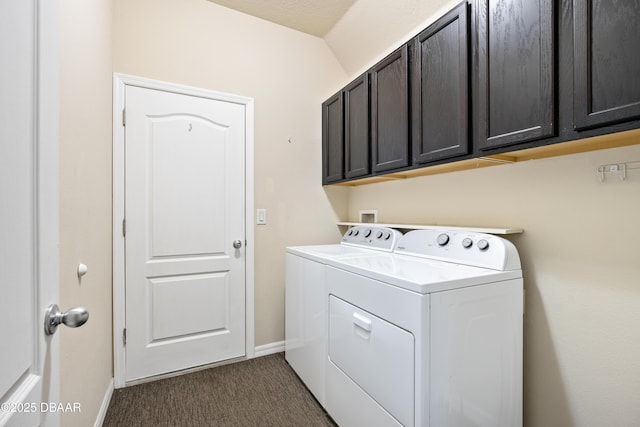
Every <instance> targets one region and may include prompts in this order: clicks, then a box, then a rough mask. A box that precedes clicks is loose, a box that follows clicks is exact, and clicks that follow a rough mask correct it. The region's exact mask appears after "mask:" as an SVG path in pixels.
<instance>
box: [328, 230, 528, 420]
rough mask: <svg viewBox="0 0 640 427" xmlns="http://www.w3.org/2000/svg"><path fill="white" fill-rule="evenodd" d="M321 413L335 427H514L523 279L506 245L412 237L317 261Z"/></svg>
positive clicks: (436, 235) (494, 240) (495, 240)
mask: <svg viewBox="0 0 640 427" xmlns="http://www.w3.org/2000/svg"><path fill="white" fill-rule="evenodd" d="M326 264H327V265H326V268H325V271H326V273H325V274H326V276H325V278H324V280H325V282H326V289H327V291H326V296H325V297H326V300H327V311H328V315H329V320H328V347H327V356H328V357H327V358H326V372H325V375H326V409H327V412H328V413H329V414H330V415H331V417H333V419H334V420H335V421H336V422H337V423H338V424H339V425H340V426H343V427H352V426H356V427H358V426H362V427H369V426H422V427H428V426H430V427H519V426H521V425H522V325H523V281H522V271H521V268H520V260H519V257H518V252H517V250H516V248H515V247H514V246H513V244H511V242H509V241H507V240H505V239H503V238H501V237H498V236H493V235H487V234H480V233H473V232H461V231H442V230H416V231H411V232H409V233H407V234H405V235H404V236H402V237H401V238H400V240H399V242H398V244H397V247H396V249H395V251H394V252H393V253H375V254H371V253H368V254H362V255H360V256H350V257H345V258H336V259H327V260H326Z"/></svg>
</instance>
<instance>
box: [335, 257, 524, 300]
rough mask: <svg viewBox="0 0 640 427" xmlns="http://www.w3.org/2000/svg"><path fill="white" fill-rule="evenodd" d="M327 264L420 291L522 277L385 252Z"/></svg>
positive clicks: (426, 292)
mask: <svg viewBox="0 0 640 427" xmlns="http://www.w3.org/2000/svg"><path fill="white" fill-rule="evenodd" d="M327 264H328V265H330V266H332V267H336V268H339V269H342V270H346V271H349V272H351V273H355V274H360V275H362V276H366V277H369V278H372V279H375V280H378V281H381V282H384V283H388V284H391V285H394V286H398V287H400V288H403V289H407V290H410V291H413V292H418V293H421V294H428V293H432V292H439V291H443V290H449V289H455V288H462V287H467V286H476V285H482V284H487V283H493V282H498V281H502V280H509V279H517V278H521V277H522V271H521V270H509V271H499V270H493V269H489V268H482V267H474V266H469V265H464V264H455V263H451V262H446V261H439V260H433V259H426V258H418V257H413V256H408V255H398V254H395V255H394V254H386V253H376V254H369V255H360V256H352V257H347V258H342V259H334V260H329V261H328V262H327Z"/></svg>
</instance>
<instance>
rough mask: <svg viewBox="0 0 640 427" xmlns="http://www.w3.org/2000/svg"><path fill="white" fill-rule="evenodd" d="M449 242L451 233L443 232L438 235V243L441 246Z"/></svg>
mask: <svg viewBox="0 0 640 427" xmlns="http://www.w3.org/2000/svg"><path fill="white" fill-rule="evenodd" d="M447 243H449V235H447V234H445V233H442V234H441V235H439V236H438V244H439V245H440V246H444V245H446V244H447Z"/></svg>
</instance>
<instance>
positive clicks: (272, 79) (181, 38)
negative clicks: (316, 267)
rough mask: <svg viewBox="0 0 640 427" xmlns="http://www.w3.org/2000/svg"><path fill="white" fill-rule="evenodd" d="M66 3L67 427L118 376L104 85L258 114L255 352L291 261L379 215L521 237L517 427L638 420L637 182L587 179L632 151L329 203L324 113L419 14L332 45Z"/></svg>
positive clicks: (275, 312)
mask: <svg viewBox="0 0 640 427" xmlns="http://www.w3.org/2000/svg"><path fill="white" fill-rule="evenodd" d="M61 3H62V10H61V148H60V189H61V190H60V191H61V194H60V240H61V244H60V252H61V255H60V281H61V305H62V307H63V308H67V307H71V306H73V305H85V306H87V307H88V308H89V310H90V311H91V318H90V320H89V323H87V325H85V326H84V327H83V328H80V329H77V330H70V329H65V328H63V329H62V331H61V333H60V339H61V352H62V354H61V356H62V357H61V364H62V366H61V370H62V381H61V388H62V390H61V396H62V401H65V402H66V401H70V402H76V401H79V402H81V403H82V409H83V411H82V413H81V414H75V415H64V416H63V425H65V426H76V425H77V426H86V425H91V424H92V423H93V421H94V420H95V417H96V416H97V412H98V409H99V405H100V403H101V401H102V398H103V396H104V393H105V389H106V387H107V385H108V382H109V380H110V378H111V376H112V371H111V369H112V356H111V320H112V319H111V128H110V126H111V110H110V109H111V73H112V72H113V71H116V72H122V73H127V74H133V75H139V76H143V77H149V78H154V79H159V80H165V81H169V82H175V83H180V84H186V85H191V86H198V87H203V88H207V89H211V90H217V91H223V92H230V93H235V94H239V95H244V96H250V97H253V98H254V99H255V157H256V165H255V205H256V207H257V208H266V209H267V210H268V220H269V223H268V225H266V226H258V227H256V229H255V230H256V242H255V245H256V246H255V248H256V283H255V288H256V289H255V293H256V295H255V296H256V301H255V304H256V344H257V345H262V344H269V343H274V342H279V341H281V340H282V339H284V297H283V295H284V247H285V246H286V245H290V244H311V243H323V242H334V241H336V239H337V238H338V230H337V228H336V227H335V226H334V222H335V220H336V219H338V218H339V219H351V220H355V219H357V213H358V210H359V209H378V212H379V220H381V221H393V222H396V221H397V222H416V223H440V224H456V225H465V224H472V225H487V226H494V225H496V226H501V225H506V226H515V227H522V228H524V229H525V233H524V234H522V235H519V236H513V237H510V239H512V240H513V241H514V243H515V244H516V245H517V246H518V248H519V250H520V253H521V257H522V261H523V268H524V272H525V288H526V291H527V302H526V314H525V421H526V423H525V425H527V426H528V427H547V426H563V427H564V426H594V427H595V426H600V425H612V426H614V425H615V426H617V425H621V426H622V425H634V424H635V423H637V420H638V419H640V409H638V405H637V402H638V401H640V363H639V362H638V360H639V359H638V357H637V355H638V354H640V344H639V340H638V339H637V331H638V330H640V315H639V314H638V313H640V311H639V310H638V307H640V293H639V292H638V289H637V286H638V282H639V280H640V279H639V277H640V274H639V273H640V264H639V263H638V262H637V253H638V250H637V248H636V247H635V242H638V241H640V227H639V226H638V220H637V217H638V215H637V213H638V211H640V197H639V196H638V195H639V194H640V191H639V190H640V172H639V171H629V177H628V179H627V180H626V181H625V182H621V181H619V180H618V179H617V178H615V177H614V178H610V179H607V181H606V182H605V183H599V182H598V180H597V176H596V174H595V169H596V168H597V166H598V165H600V164H607V163H618V162H623V161H632V160H640V148H639V147H638V146H636V147H627V148H619V149H611V150H604V151H599V152H593V153H585V154H579V155H571V156H565V157H558V158H554V159H546V160H535V161H529V162H523V163H520V164H513V165H504V166H497V167H492V168H486V169H479V170H470V171H464V172H454V173H449V174H443V175H436V176H429V177H422V178H414V179H409V180H405V181H402V182H388V183H381V184H371V185H366V186H362V187H356V188H351V189H349V188H335V187H326V188H322V187H321V185H320V164H321V159H320V144H321V141H320V139H321V130H320V104H321V102H322V101H323V100H324V99H326V98H327V97H328V96H329V95H331V94H332V93H334V92H335V91H336V90H338V89H339V88H340V87H342V86H343V85H344V84H346V83H347V82H348V81H349V80H350V79H351V78H352V77H355V76H356V75H357V74H359V73H360V72H362V71H363V70H364V69H366V68H367V67H368V66H370V65H372V64H373V63H375V62H376V61H377V60H378V59H380V58H382V57H383V56H384V55H386V54H387V53H388V52H390V51H391V50H393V49H394V48H395V47H397V46H398V45H400V44H401V42H403V41H405V40H407V39H408V37H409V36H411V35H413V34H415V33H416V32H417V31H418V29H419V28H421V27H422V26H425V25H426V24H428V23H429V22H430V20H432V17H431V12H430V10H431V9H428V10H427V6H426V5H424V3H425V2H417V3H416V2H395V1H393V2H391V3H390V2H389V1H386V2H385V1H383V0H360V1H359V2H358V3H356V5H355V6H354V8H353V9H352V10H351V11H350V13H349V14H348V15H347V16H346V17H345V19H343V21H342V22H341V23H340V24H339V26H338V27H336V29H335V31H333V32H331V33H330V34H329V35H327V43H325V42H324V41H323V40H322V39H319V38H315V37H311V36H308V35H305V34H302V33H299V32H296V31H292V30H289V29H286V28H283V27H280V26H277V25H274V24H270V23H268V22H265V21H262V20H259V19H255V18H252V17H249V16H246V15H243V14H239V13H236V12H232V11H230V10H228V9H225V8H222V7H220V6H217V5H215V4H212V3H209V2H206V1H204V0H136V1H131V0H114V1H110V0H91V1H89V0H62V1H61ZM365 3H366V5H365ZM399 3H402V5H404V6H398V4H399ZM455 3H457V2H444V1H441V2H437V3H431V5H432V6H431V7H433V8H434V10H436V9H435V8H440V10H442V7H444V8H448V7H449V6H453V5H454V4H455ZM415 4H419V5H418V6H415ZM365 6H368V7H365ZM376 8H377V10H383V11H385V13H384V14H383V15H382V16H383V17H385V18H389V19H391V20H392V22H395V23H396V24H394V25H390V26H389V27H388V28H389V29H388V31H387V27H386V26H381V25H380V22H379V21H380V19H381V17H380V16H378V17H377V18H375V19H374V16H373V15H370V13H373V14H374V15H375V13H374V12H367V10H368V9H371V10H376ZM412 8H413V9H412ZM112 12H113V15H112ZM408 12H411V13H409V14H408V15H407V13H408ZM378 15H380V14H378ZM112 18H113V22H111V19H112ZM420 20H422V21H420ZM403 23H404V25H406V27H411V28H406V27H404V26H403ZM112 28H113V34H112V32H111V31H112ZM380 28H385V31H384V32H381V31H380ZM367 34H368V35H369V36H366V35H367ZM376 34H378V35H377V36H376ZM356 35H359V37H362V35H365V37H366V40H365V41H364V42H363V41H362V39H357V38H355V37H356ZM329 46H330V48H329ZM332 51H333V52H334V53H335V56H334V54H333V53H332ZM112 52H113V64H112V62H111V59H112ZM338 60H339V61H340V62H339V61H338ZM289 138H291V141H292V142H291V143H289V142H288V139H289ZM79 262H84V263H86V264H87V265H88V266H89V273H88V274H87V276H85V278H83V280H82V283H79V282H78V280H77V278H76V276H75V269H76V266H77V264H78V263H79Z"/></svg>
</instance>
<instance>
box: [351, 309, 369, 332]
mask: <svg viewBox="0 0 640 427" xmlns="http://www.w3.org/2000/svg"><path fill="white" fill-rule="evenodd" d="M353 324H354V325H356V326H357V327H359V328H360V329H364V330H365V331H367V332H371V320H370V319H367V318H366V317H364V316H363V315H361V314H358V313H353Z"/></svg>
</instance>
